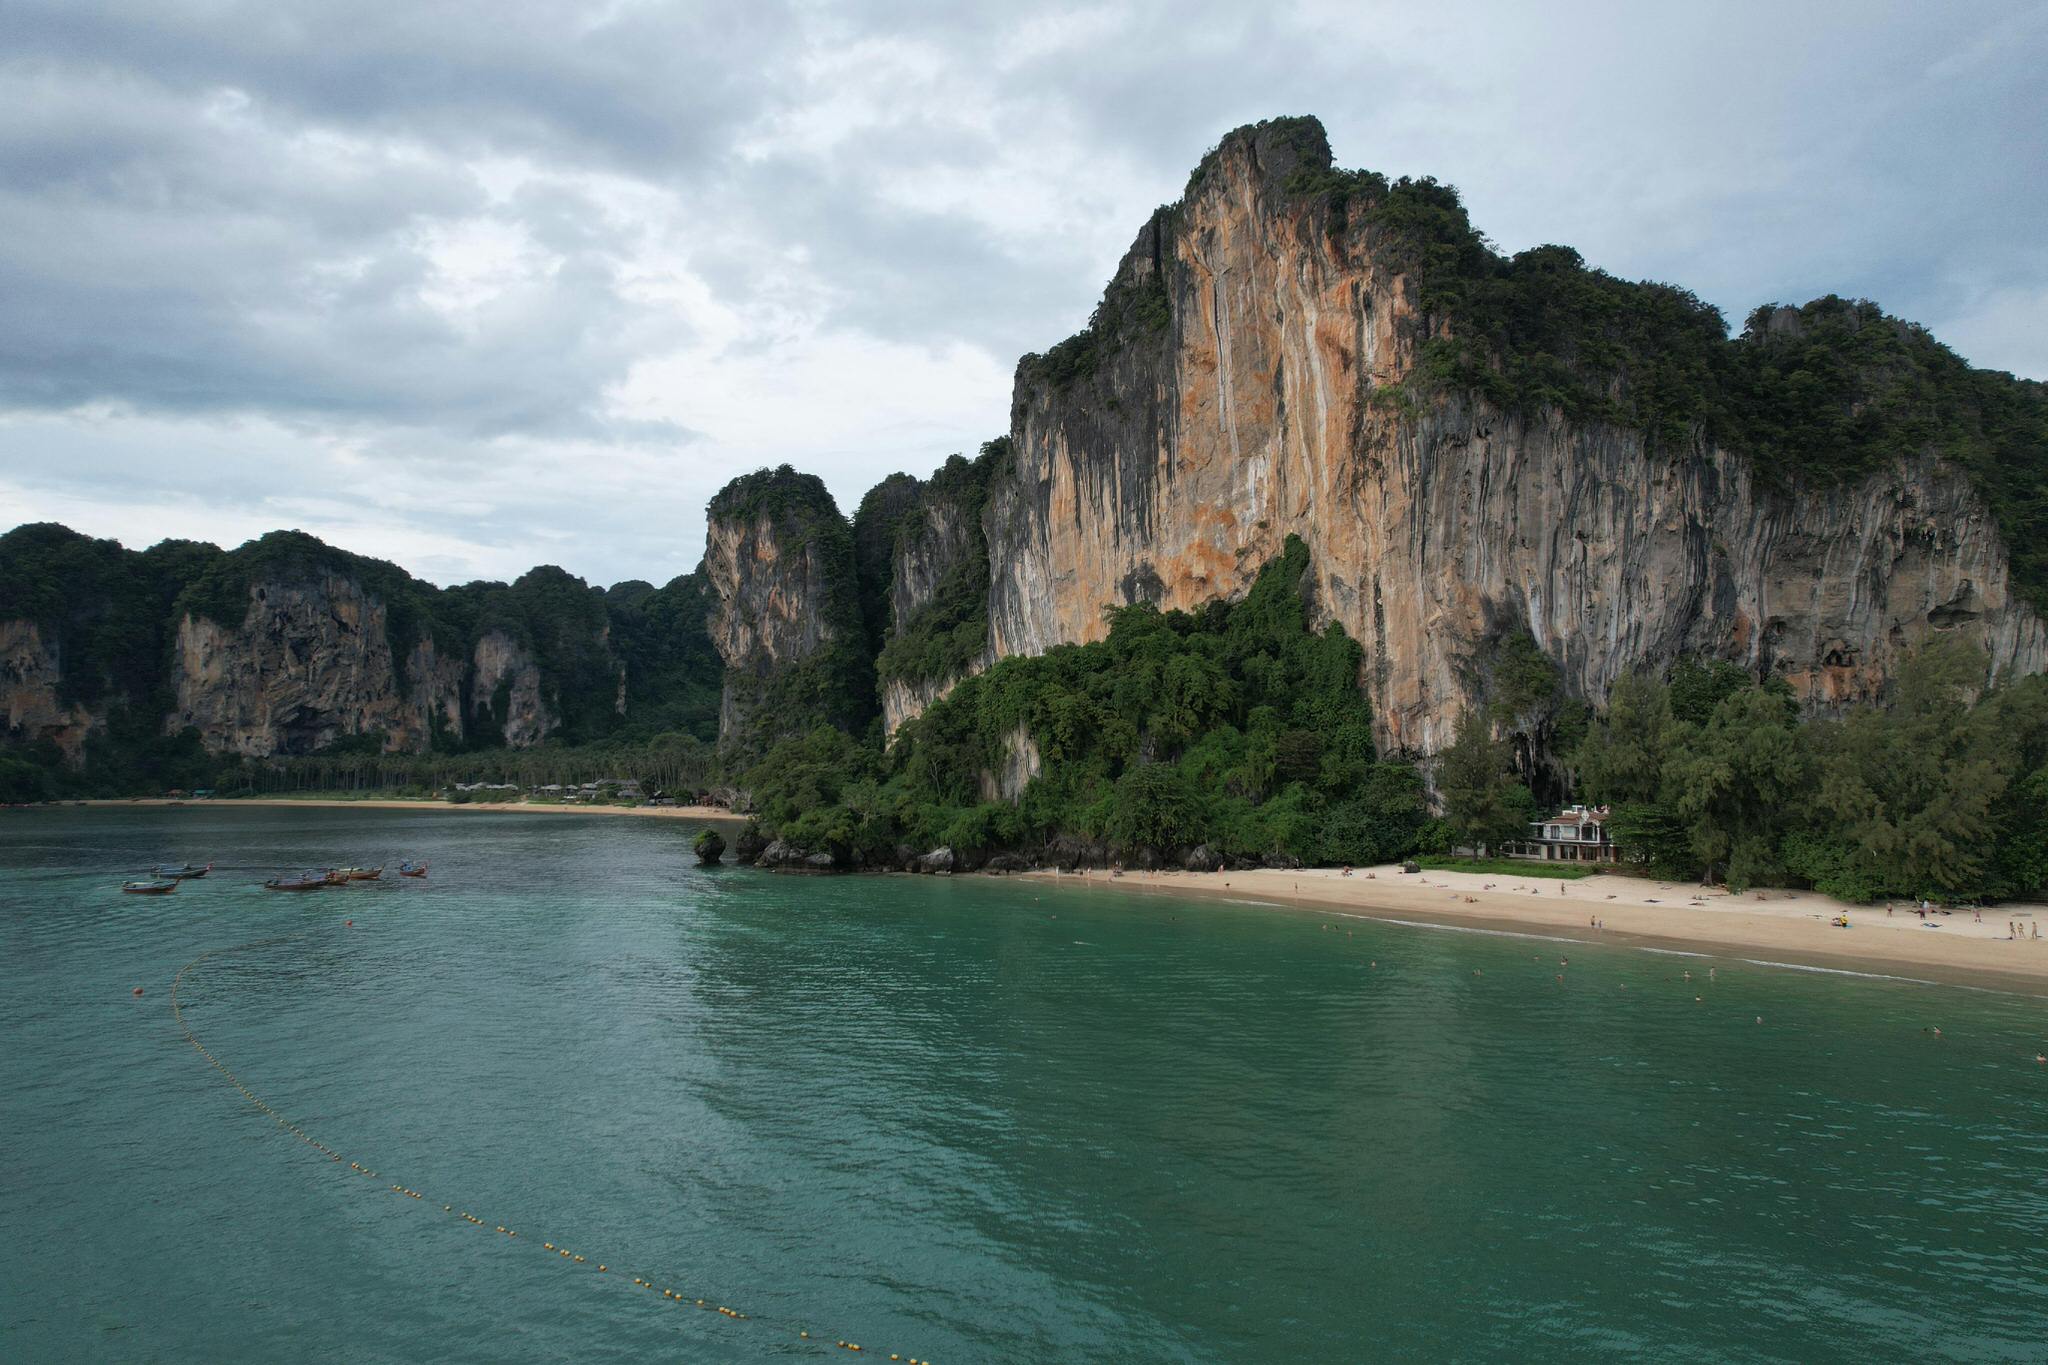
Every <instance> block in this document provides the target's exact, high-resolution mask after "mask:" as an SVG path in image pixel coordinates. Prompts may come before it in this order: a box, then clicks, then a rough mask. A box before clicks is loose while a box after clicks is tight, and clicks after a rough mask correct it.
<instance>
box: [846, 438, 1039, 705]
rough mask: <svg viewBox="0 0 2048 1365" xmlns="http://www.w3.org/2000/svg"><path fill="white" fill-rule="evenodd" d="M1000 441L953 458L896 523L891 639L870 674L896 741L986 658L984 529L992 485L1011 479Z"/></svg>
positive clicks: (891, 574) (891, 560)
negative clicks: (874, 676)
mask: <svg viewBox="0 0 2048 1365" xmlns="http://www.w3.org/2000/svg"><path fill="white" fill-rule="evenodd" d="M1009 446H1010V443H1009V441H1008V440H1007V439H1002V440H997V441H991V442H989V443H988V444H987V445H986V446H984V447H983V448H982V452H981V455H980V456H979V457H978V458H977V459H974V460H971V461H970V460H967V459H965V458H963V457H961V456H958V455H955V456H953V457H952V458H951V459H949V460H948V461H947V462H946V463H945V464H944V465H943V466H941V467H940V468H939V469H938V471H937V472H935V473H934V474H933V475H932V477H931V478H930V479H928V480H925V481H922V482H919V483H918V484H917V493H916V497H915V499H914V500H912V501H910V502H909V503H908V505H907V506H906V507H905V508H904V510H903V511H902V513H901V515H900V516H899V518H898V520H897V523H896V527H895V535H894V544H893V550H892V553H891V555H890V557H889V562H888V580H887V581H888V601H889V623H888V630H887V632H886V634H885V637H884V642H883V646H882V650H881V654H880V656H879V657H878V658H877V659H876V662H875V671H876V674H877V676H878V678H879V679H880V683H881V689H882V721H883V725H884V726H885V727H886V729H887V731H888V732H889V733H891V734H894V733H895V731H896V728H897V727H898V726H900V725H901V724H903V722H904V721H906V720H909V719H911V718H912V717H914V716H917V715H919V714H921V713H922V712H923V711H924V709H925V708H926V707H927V706H929V705H931V703H932V702H933V701H934V700H935V699H936V698H938V697H941V696H944V695H945V693H946V692H947V690H948V689H950V688H951V687H952V686H953V684H954V683H956V682H958V681H959V680H960V679H961V678H963V677H966V676H968V675H969V674H972V673H978V672H980V671H981V670H982V669H984V668H986V667H987V666H988V664H989V661H990V656H989V652H988V614H987V599H988V583H989V559H988V538H987V532H986V531H985V529H984V527H983V524H982V515H983V511H984V509H985V507H986V505H987V501H988V488H989V485H990V483H991V481H992V480H994V479H995V478H997V477H999V476H1000V475H1002V474H1004V473H1005V472H1006V471H1007V469H1008V461H1009Z"/></svg>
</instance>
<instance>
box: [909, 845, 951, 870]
mask: <svg viewBox="0 0 2048 1365" xmlns="http://www.w3.org/2000/svg"><path fill="white" fill-rule="evenodd" d="M958 865H959V859H958V858H957V857H955V856H954V853H953V850H952V849H951V848H950V847H947V846H944V845H941V846H940V847H938V848H935V849H933V850H932V851H931V852H929V853H927V854H925V855H924V856H923V857H921V858H919V859H918V860H917V870H918V871H919V872H951V871H953V870H954V869H955V868H956V867H957V866H958Z"/></svg>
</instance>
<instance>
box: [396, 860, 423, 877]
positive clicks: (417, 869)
mask: <svg viewBox="0 0 2048 1365" xmlns="http://www.w3.org/2000/svg"><path fill="white" fill-rule="evenodd" d="M398 875H399V876H401V877H424V876H426V875H427V865H426V864H425V863H400V864H399V865H398Z"/></svg>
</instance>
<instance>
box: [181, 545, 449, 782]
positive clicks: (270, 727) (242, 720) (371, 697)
mask: <svg viewBox="0 0 2048 1365" xmlns="http://www.w3.org/2000/svg"><path fill="white" fill-rule="evenodd" d="M412 662H413V663H414V664H415V666H418V667H419V668H420V672H419V673H418V674H415V675H412V676H413V677H414V678H416V680H417V681H416V683H415V685H414V687H413V688H410V689H409V688H406V687H402V686H401V684H400V680H399V677H398V673H397V670H396V669H395V668H394V667H393V662H392V657H391V643H390V639H389V637H388V634H387V631H386V621H385V610H384V604H383V603H382V602H381V601H379V600H378V599H377V598H375V597H373V596H370V595H369V594H367V593H365V592H364V591H363V589H362V587H361V585H360V584H358V583H356V582H355V581H354V580H353V579H350V578H345V577H341V576H339V575H335V574H325V575H319V576H315V577H312V578H309V579H307V580H305V581H301V582H263V583H256V584H254V585H252V586H251V587H250V590H249V608H248V612H247V614H246V615H245V616H244V617H243V618H242V622H241V624H240V625H239V626H237V627H235V628H233V629H229V628H227V627H224V626H222V625H220V624H219V623H218V622H216V621H213V620H211V619H209V618H207V617H203V616H194V615H191V614H187V615H186V616H184V617H183V618H182V619H181V620H180V621H179V622H178V629H177V636H176V640H175V644H174V647H173V659H172V681H173V686H174V690H175V695H176V699H177V701H176V708H175V709H174V710H173V711H172V713H171V714H170V716H169V717H167V718H166V720H165V723H164V728H165V730H166V732H168V733H175V732H176V731H178V730H182V729H184V728H186V727H188V726H190V727H193V728H195V729H197V730H198V731H199V735H200V738H201V739H202V740H203V741H204V742H205V744H206V746H207V747H208V748H209V749H213V750H216V751H226V752H230V753H237V754H242V755H245V756H248V757H255V758H262V757H268V756H269V755H272V754H305V753H312V752H314V751H316V750H318V749H322V748H325V747H326V746H327V745H329V744H332V743H333V742H334V741H335V740H337V739H341V738H344V737H347V736H351V735H361V734H370V733H381V734H382V735H383V736H384V747H385V748H386V749H387V750H398V749H420V748H424V747H426V743H427V739H428V734H429V731H430V728H431V722H430V716H431V715H432V714H434V713H436V712H438V713H440V714H442V715H446V714H447V711H448V709H449V708H450V707H454V708H456V709H458V710H459V708H460V697H461V691H460V685H459V672H458V669H459V665H458V668H457V669H449V668H443V667H442V666H441V664H440V662H439V661H438V660H437V659H436V658H435V657H434V655H433V644H432V642H431V641H422V642H420V644H419V645H418V646H417V648H416V649H415V651H413V656H412ZM451 683H453V684H454V685H453V686H450V684H451ZM437 688H438V689H445V690H437ZM422 703H424V704H422Z"/></svg>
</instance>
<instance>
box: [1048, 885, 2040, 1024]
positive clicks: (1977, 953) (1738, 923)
mask: <svg viewBox="0 0 2048 1365" xmlns="http://www.w3.org/2000/svg"><path fill="white" fill-rule="evenodd" d="M1018 875H1020V876H1022V877H1024V878H1027V879H1029V880H1031V881H1034V882H1038V883H1046V884H1051V885H1055V886H1060V887H1064V888H1068V889H1071V890H1075V891H1102V892H1118V893H1131V894H1151V895H1180V896H1188V897H1202V898H1205V899H1211V900H1220V901H1224V902H1226V903H1233V904H1239V905H1244V906H1247V907H1255V908H1266V909H1274V910H1288V911H1313V912H1318V913H1322V914H1332V915H1338V916H1342V917H1345V918H1359V919H1374V920H1383V921H1388V922H1393V923H1403V922H1407V923H1416V924H1420V925H1423V926H1428V927H1436V928H1449V929H1465V930H1479V931H1485V932H1490V933H1508V934H1528V935H1532V936H1535V937H1539V938H1549V939H1559V940H1565V941H1569V942H1573V943H1582V944H1588V945H1599V944H1606V945H1610V946H1614V947H1624V948H1637V949H1645V950H1655V951H1662V952H1694V953H1700V954H1703V955H1705V956H1708V957H1720V958H1727V959H1730V960H1733V961H1742V962H1749V963H1751V964H1754V965H1758V966H1776V967H1783V968H1792V969H1795V970H1797V969H1815V968H1818V969H1823V970H1828V971H1843V972H1855V973H1859V974H1862V975H1866V976H1876V977H1888V978H1893V979H1898V980H1904V981H1910V982H1915V983H1925V984H1937V985H1947V986H1970V987H1975V988H1978V989H1983V990H1998V991H2010V992H2015V993H2018V994H2022V995H2031V996H2037V997H2042V998H2048V937H2043V938H2041V939H2039V940H2035V939H2032V938H2028V939H2024V940H2021V941H2014V940H2012V939H2010V938H2007V937H2005V936H2004V933H2003V930H2004V926H2005V924H2006V922H2007V921H2008V920H2017V921H2018V922H2019V923H2020V925H2021V927H2022V929H2023V931H2025V932H2028V933H2031V931H2032V928H2033V926H2034V925H2036V924H2039V925H2040V926H2041V930H2042V933H2043V934H2044V935H2048V907H2044V906H2039V905H2031V904H2028V905H2001V906H1996V907H1993V908H1990V909H1987V910H1985V911H1984V912H1983V913H1984V916H1985V918H1984V921H1983V922H1982V923H1979V922H1977V921H1976V919H1975V918H1974V916H1973V912H1970V911H1966V910H1958V911H1956V912H1955V913H1953V914H1951V915H1948V916H1929V917H1928V920H1927V921H1926V922H1927V923H1936V922H1938V923H1939V924H1940V925H1941V927H1940V928H1938V929H1933V928H1925V927H1923V922H1922V921H1921V919H1920V918H1919V917H1918V916H1917V915H1915V914H1912V913H1909V912H1907V911H1906V910H1905V909H1903V908H1902V907H1899V906H1898V905H1897V903H1894V904H1895V908H1894V911H1893V913H1892V914H1891V915H1889V916H1888V915H1886V913H1885V910H1884V907H1883V906H1882V905H1877V906H1849V905H1842V904H1841V903H1839V902H1837V901H1833V900H1830V899H1828V898H1827V897H1825V896H1821V895H1818V894H1816V893H1813V892H1798V891H1775V890H1774V891H1768V892H1765V893H1762V898H1761V899H1756V898H1755V897H1756V894H1757V893H1750V894H1749V895H1748V896H1740V897H1738V896H1733V895H1730V894H1729V893H1728V892H1726V891H1723V890H1720V889H1718V888H1716V889H1711V890H1700V889H1697V888H1694V887H1690V886H1686V885H1684V884H1681V883H1671V882H1653V881H1645V880H1643V879H1641V878H1637V877H1621V876H1611V875H1595V876H1591V877H1586V878H1584V879H1581V880H1578V881H1570V882H1565V881H1551V880H1546V879H1539V878H1535V877H1525V878H1521V879H1517V878H1516V877H1514V876H1513V875H1508V874H1493V873H1477V872H1445V871H1425V872H1422V873H1419V874H1404V873H1402V872H1401V870H1400V868H1399V867H1398V866H1387V867H1374V868H1359V869H1358V870H1357V871H1356V872H1355V873H1354V874H1353V875H1352V876H1350V877H1345V876H1343V875H1342V874H1341V873H1340V872H1338V871H1337V870H1336V869H1332V868H1303V869H1301V870H1300V871H1282V870H1278V869H1272V868H1258V869H1253V870H1251V871H1245V872H1218V873H1206V872H1128V871H1127V872H1125V873H1124V874H1123V875H1122V876H1121V877H1115V878H1112V877H1110V876H1109V875H1108V874H1107V873H1099V872H1098V873H1095V874H1093V875H1089V876H1083V875H1081V874H1079V873H1060V872H1053V871H1049V870H1047V871H1032V872H1026V873H1021V874H1018ZM1559 888H1563V889H1562V890H1559ZM1837 914H1845V915H1847V917H1848V919H1849V923H1850V926H1851V927H1850V928H1848V929H1840V928H1836V927H1834V926H1833V925H1832V924H1830V923H1829V920H1830V919H1832V918H1833V917H1834V916H1835V915H1837ZM1596 918H1597V919H1598V920H1599V921H1600V927H1598V928H1595V927H1594V926H1593V925H1592V924H1591V922H1590V921H1591V920H1593V919H1596Z"/></svg>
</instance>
